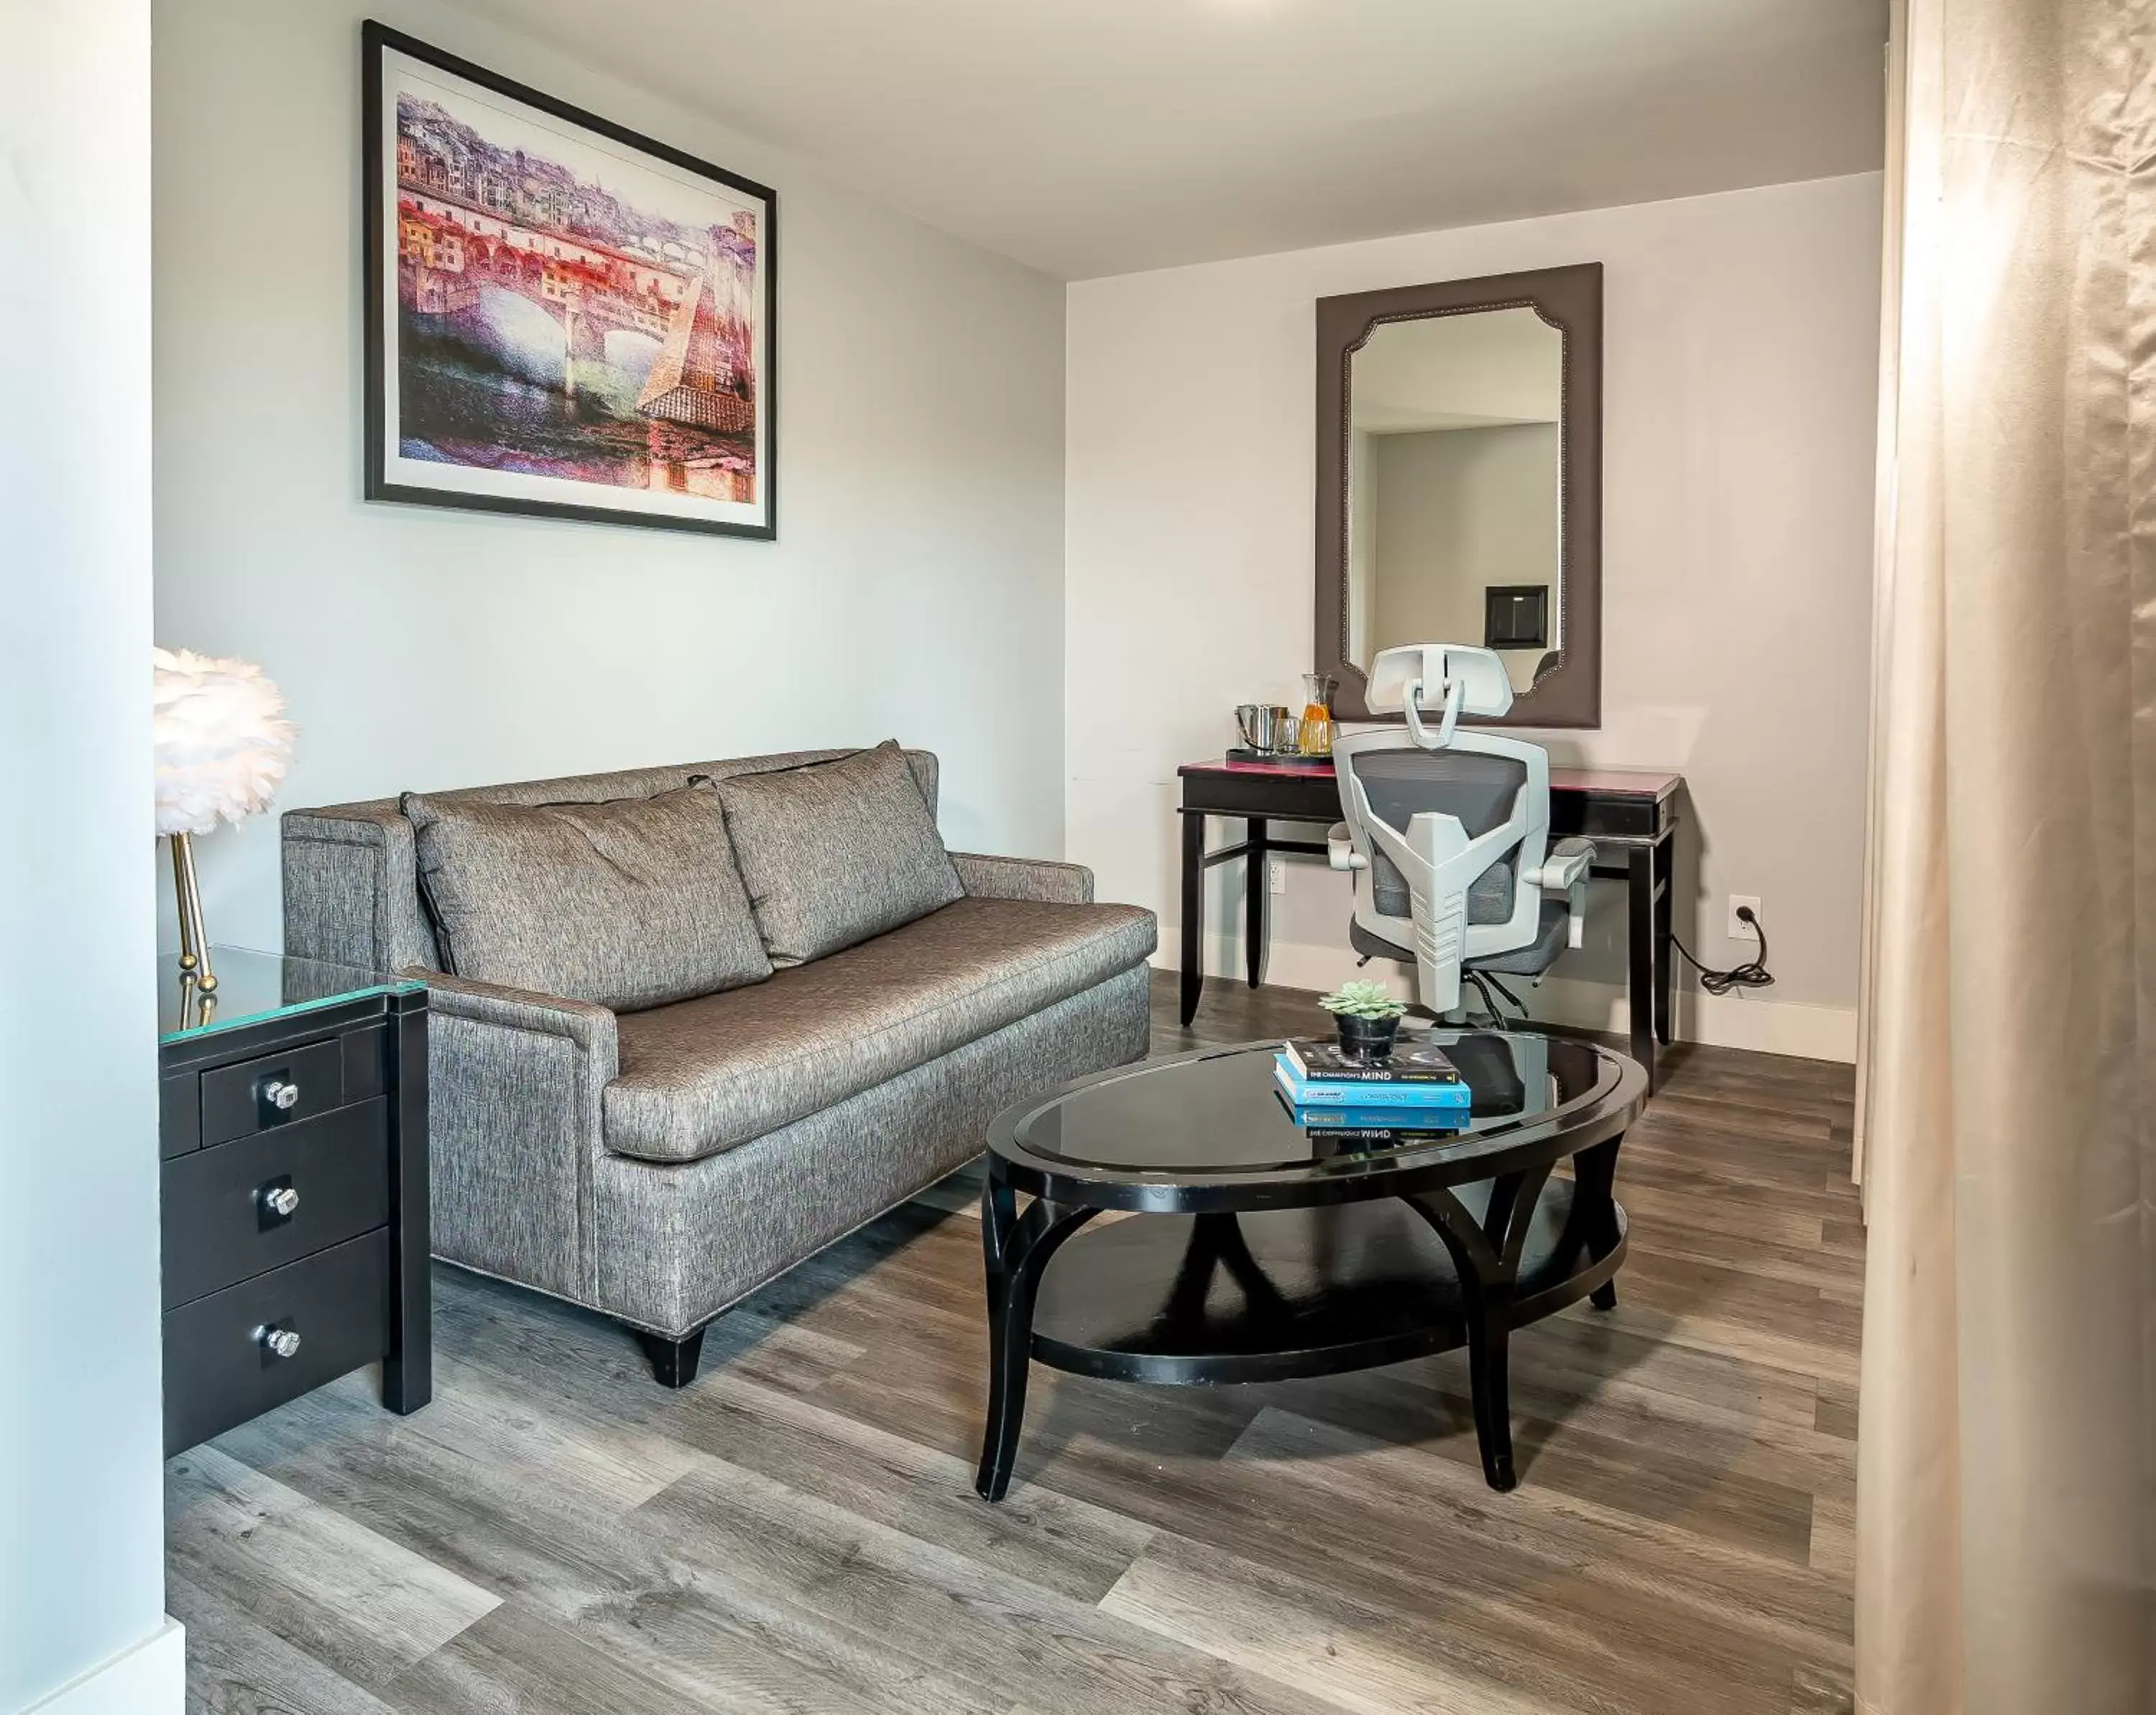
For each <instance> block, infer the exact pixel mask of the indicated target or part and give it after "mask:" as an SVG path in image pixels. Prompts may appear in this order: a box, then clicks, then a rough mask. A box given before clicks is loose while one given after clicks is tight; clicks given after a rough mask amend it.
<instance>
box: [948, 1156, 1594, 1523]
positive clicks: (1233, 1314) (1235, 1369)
mask: <svg viewBox="0 0 2156 1715" xmlns="http://www.w3.org/2000/svg"><path fill="white" fill-rule="evenodd" d="M1491 1191H1492V1187H1491V1184H1479V1185H1478V1184H1467V1185H1460V1186H1456V1187H1454V1188H1451V1189H1450V1190H1440V1191H1437V1192H1435V1193H1433V1194H1408V1195H1400V1196H1393V1197H1379V1198H1373V1199H1367V1200H1363V1201H1359V1202H1353V1203H1343V1204H1331V1205H1328V1206H1324V1207H1320V1208H1296V1209H1267V1210H1262V1211H1243V1212H1240V1213H1222V1214H1196V1215H1189V1214H1135V1215H1129V1216H1127V1217H1125V1218H1123V1219H1119V1220H1116V1221H1114V1222H1111V1223H1110V1224H1108V1225H1101V1226H1094V1227H1091V1229H1090V1230H1086V1231H1084V1232H1079V1231H1077V1229H1078V1228H1079V1227H1080V1226H1081V1225H1084V1224H1085V1223H1086V1221H1088V1220H1089V1219H1091V1217H1092V1216H1093V1214H1095V1213H1096V1211H1094V1210H1091V1209H1071V1208H1056V1207H1055V1206H1053V1205H1040V1204H1036V1205H1034V1206H1030V1207H1029V1208H1028V1209H1027V1210H1026V1213H1025V1215H1024V1217H1023V1218H1015V1217H1014V1213H1012V1212H1009V1211H1008V1209H1007V1210H1006V1211H1004V1212H999V1211H998V1210H997V1209H994V1208H993V1207H984V1209H983V1215H984V1217H985V1218H986V1219H987V1220H988V1221H989V1222H990V1223H991V1224H992V1229H991V1230H990V1231H986V1232H984V1233H983V1239H984V1240H990V1241H991V1242H992V1243H993V1239H994V1237H995V1236H996V1235H995V1233H994V1231H993V1227H994V1226H997V1225H999V1226H1001V1227H1002V1229H1003V1230H1004V1236H1005V1238H1006V1239H1007V1240H1009V1241H1011V1242H1010V1243H1009V1244H1008V1245H1006V1246H1005V1247H1004V1248H1005V1249H1006V1250H1007V1252H1008V1251H1009V1250H1015V1251H1016V1252H1017V1253H1018V1254H1016V1255H1009V1256H1008V1266H1006V1267H1005V1268H1004V1271H1003V1281H1002V1284H1003V1286H1004V1288H1005V1290H1004V1292H1003V1294H1002V1297H1003V1302H1000V1303H996V1302H992V1304H991V1309H990V1320H991V1324H992V1339H991V1343H992V1346H993V1348H995V1350H994V1352H993V1358H992V1364H991V1388H992V1397H991V1399H990V1403H989V1414H988V1416H989V1428H988V1436H987V1438H986V1442H985V1445H984V1446H983V1454H982V1464H981V1471H980V1474H979V1478H978V1482H977V1484H976V1487H978V1490H979V1492H981V1494H982V1495H983V1497H986V1498H988V1499H990V1500H996V1499H999V1498H1000V1497H1002V1495H1003V1493H1004V1491H1005V1490H1006V1489H1007V1487H1009V1481H1010V1467H1011V1464H1012V1462H1013V1457H1014V1454H1015V1451H1016V1443H1017V1429H1018V1423H1017V1420H1018V1418H1019V1415H1020V1414H1021V1413H1022V1411H1023V1409H1024V1357H1021V1356H1019V1353H1027V1354H1029V1355H1030V1356H1031V1357H1032V1358H1036V1359H1038V1360H1039V1362H1041V1363H1046V1364H1049V1365H1050V1366H1051V1367H1053V1368H1057V1369H1062V1370H1067V1371H1070V1372H1072V1373H1074V1374H1080V1375H1088V1376H1096V1377H1101V1378H1104V1379H1109V1380H1115V1381H1135V1382H1151V1383H1155V1384H1169V1385H1183V1386H1188V1385H1206V1384H1222V1383H1233V1382H1262V1381H1281V1380H1286V1379H1290V1378H1292V1377H1300V1376H1322V1375H1335V1374H1342V1373H1343V1372H1346V1371H1349V1370H1356V1369H1367V1368H1373V1367H1374V1366H1376V1365H1378V1364H1386V1363H1401V1362H1403V1361H1404V1360H1406V1359H1409V1358H1422V1357H1427V1356H1429V1355H1430V1354H1431V1353H1438V1352H1447V1351H1450V1350H1453V1349H1454V1348H1458V1347H1461V1346H1466V1347H1467V1348H1469V1349H1470V1363H1471V1381H1472V1384H1473V1391H1474V1399H1475V1417H1476V1435H1477V1437H1478V1440H1479V1441H1480V1443H1481V1454H1482V1464H1483V1471H1484V1474H1485V1476H1486V1477H1487V1478H1488V1480H1489V1481H1490V1485H1491V1487H1493V1488H1496V1489H1501V1490H1502V1489H1510V1488H1512V1487H1513V1486H1514V1483H1515V1481H1516V1478H1515V1476H1514V1474H1513V1470H1512V1433H1511V1423H1510V1416H1511V1414H1510V1404H1509V1398H1508V1383H1507V1358H1508V1343H1509V1337H1510V1335H1511V1333H1512V1331H1513V1330H1514V1329H1517V1328H1520V1327H1526V1326H1527V1325H1528V1324H1529V1323H1532V1322H1538V1321H1540V1320H1542V1319H1543V1317H1548V1316H1551V1315H1553V1314H1555V1313H1556V1312H1558V1311H1560V1310H1563V1308H1565V1307H1567V1306H1568V1305H1571V1304H1574V1303H1577V1302H1578V1301H1579V1300H1580V1299H1582V1298H1589V1297H1591V1298H1593V1299H1594V1302H1595V1303H1596V1305H1597V1306H1598V1307H1600V1308H1604V1309H1607V1308H1609V1307H1611V1306H1614V1304H1615V1302H1616V1289H1615V1287H1614V1285H1613V1284H1612V1279H1613V1276H1614V1275H1615V1274H1616V1272H1617V1270H1618V1268H1619V1267H1620V1265H1621V1264H1622V1263H1623V1261H1624V1260H1625V1214H1624V1211H1623V1209H1622V1208H1621V1207H1620V1206H1619V1205H1617V1204H1615V1203H1614V1201H1602V1202H1600V1203H1599V1210H1598V1214H1599V1218H1589V1217H1588V1216H1587V1215H1586V1214H1585V1212H1584V1210H1582V1209H1579V1208H1577V1207H1576V1206H1575V1197H1574V1192H1575V1186H1574V1184H1573V1181H1572V1180H1570V1179H1559V1178H1548V1179H1547V1180H1545V1181H1544V1182H1543V1184H1542V1185H1541V1186H1540V1187H1539V1194H1537V1196H1536V1198H1535V1202H1534V1206H1533V1209H1532V1213H1531V1214H1529V1215H1528V1216H1527V1219H1524V1220H1520V1219H1517V1217H1514V1218H1512V1219H1501V1220H1500V1221H1499V1222H1497V1223H1495V1224H1493V1223H1491V1221H1490V1220H1489V1218H1488V1216H1489V1210H1488V1204H1489V1199H1490V1197H1491ZM1522 1200H1524V1199H1522ZM989 1201H990V1203H991V1204H993V1196H992V1197H991V1199H989ZM1492 1225H1494V1226H1495V1227H1496V1231H1497V1233H1498V1234H1499V1235H1501V1236H1500V1237H1499V1238H1498V1239H1497V1241H1496V1246H1494V1247H1493V1245H1492V1244H1491V1240H1490V1239H1489V1238H1488V1237H1487V1236H1486V1233H1485V1230H1486V1229H1487V1228H1490V1227H1491V1226H1492ZM1043 1240H1045V1241H1046V1242H1045V1245H1044V1243H1043V1242H1042V1241H1043ZM1515 1247H1517V1248H1515ZM1041 1250H1047V1251H1049V1252H1050V1253H1051V1254H1052V1255H1053V1261H1049V1260H1048V1258H1047V1257H1046V1256H1042V1255H1039V1252H1040V1251H1041ZM1029 1253H1030V1254H1029ZM1463 1264H1464V1265H1465V1267H1464V1269H1463ZM997 1276H998V1270H997V1267H996V1265H995V1263H994V1261H993V1257H992V1261H991V1264H990V1286H991V1297H992V1301H993V1298H994V1297H995V1296H996V1287H997V1286H998V1279H997ZM1013 1288H1015V1291H1014V1290H1012V1289H1013ZM1029 1291H1030V1295H1031V1296H1032V1297H1033V1302H1032V1304H1031V1306H1030V1307H1028V1306H1027V1305H1026V1304H1025V1303H1024V1302H1023V1301H1024V1298H1025V1297H1027V1296H1028V1295H1029ZM1028 1308H1029V1309H1030V1315H1029V1317H1028V1316H1027V1314H1026V1312H1027V1310H1028ZM1014 1360H1015V1361H1014Z"/></svg>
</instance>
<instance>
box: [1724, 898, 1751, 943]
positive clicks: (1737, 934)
mask: <svg viewBox="0 0 2156 1715" xmlns="http://www.w3.org/2000/svg"><path fill="white" fill-rule="evenodd" d="M1740 908H1741V909H1743V910H1745V911H1750V912H1751V913H1752V915H1753V917H1758V915H1759V901H1758V900H1757V899H1754V898H1753V896H1751V895H1750V894H1748V893H1732V894H1731V895H1730V896H1729V928H1728V935H1729V938H1730V939H1731V940H1732V941H1756V940H1758V938H1759V937H1758V935H1757V934H1756V933H1755V932H1753V927H1752V926H1751V925H1750V924H1749V923H1748V922H1745V921H1744V920H1743V918H1741V917H1738V915H1737V913H1738V910H1739V909H1740Z"/></svg>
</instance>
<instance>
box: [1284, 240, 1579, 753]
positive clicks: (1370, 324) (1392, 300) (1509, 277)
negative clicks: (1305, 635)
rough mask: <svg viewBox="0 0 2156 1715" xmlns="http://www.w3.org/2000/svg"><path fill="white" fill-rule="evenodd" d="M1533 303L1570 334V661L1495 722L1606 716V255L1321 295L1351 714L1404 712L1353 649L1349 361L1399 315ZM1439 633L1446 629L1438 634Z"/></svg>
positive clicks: (1323, 568) (1338, 611) (1566, 533)
mask: <svg viewBox="0 0 2156 1715" xmlns="http://www.w3.org/2000/svg"><path fill="white" fill-rule="evenodd" d="M1514 309H1528V310H1532V311H1534V312H1535V314H1536V315H1537V316H1541V317H1542V319H1543V321H1547V322H1548V323H1549V325H1550V326H1552V327H1554V328H1555V329H1556V330H1557V331H1558V333H1559V334H1560V335H1561V336H1563V340H1564V357H1563V403H1562V405H1561V407H1560V409H1561V413H1562V420H1561V422H1560V424H1559V426H1558V486H1559V492H1560V493H1561V495H1562V496H1563V509H1564V516H1563V520H1562V531H1561V535H1560V537H1559V542H1560V552H1561V554H1562V556H1563V558H1562V562H1561V563H1562V565H1563V577H1562V578H1561V579H1560V580H1559V582H1558V615H1559V619H1558V636H1560V637H1561V638H1563V639H1564V642H1563V649H1562V650H1560V651H1559V656H1560V659H1559V660H1558V665H1556V666H1555V667H1553V668H1552V669H1551V670H1549V671H1548V672H1547V673H1544V674H1543V675H1541V676H1540V677H1539V678H1537V680H1535V682H1534V684H1533V685H1532V686H1531V687H1530V688H1529V689H1527V690H1526V691H1521V692H1519V693H1518V694H1517V696H1515V698H1514V699H1513V702H1512V712H1511V713H1510V714H1508V715H1504V716H1500V717H1498V718H1496V719H1495V720H1489V721H1478V722H1476V724H1477V725H1480V726H1486V727H1599V726H1600V725H1601V724H1602V264H1600V263H1599V262H1582V263H1578V264H1574V265H1573V266H1571V267H1568V268H1537V269H1534V270H1531V271H1529V272H1527V273H1523V274H1492V275H1486V276H1484V277H1483V278H1482V279H1481V280H1445V281H1441V282H1439V283H1438V284H1435V285H1412V286H1394V287H1392V288H1390V289H1389V290H1385V291H1378V292H1350V293H1347V294H1346V295H1343V296H1341V297H1337V298H1320V299H1319V300H1317V670H1318V671H1319V672H1321V673H1330V674H1332V675H1334V676H1335V677H1336V678H1337V679H1338V680H1339V682H1340V684H1339V691H1338V693H1337V696H1335V698H1334V700H1333V705H1332V712H1333V716H1334V717H1335V718H1336V719H1337V720H1342V721H1397V720H1399V719H1400V718H1401V717H1400V716H1398V715H1373V714H1372V713H1371V712H1370V710H1369V705H1368V702H1367V701H1365V700H1364V691H1365V690H1366V689H1367V687H1368V679H1367V677H1366V676H1365V675H1364V674H1363V670H1362V669H1361V668H1360V667H1358V666H1357V665H1355V663H1354V662H1353V661H1352V660H1349V659H1348V655H1347V460H1348V438H1349V434H1350V430H1351V426H1352V424H1351V412H1350V398H1349V394H1350V388H1351V385H1352V383H1351V381H1350V377H1349V366H1350V364H1352V363H1353V361H1354V357H1355V353H1356V352H1358V351H1360V350H1361V349H1362V348H1363V346H1364V345H1366V344H1367V343H1368V341H1369V338H1370V336H1371V335H1372V334H1373V333H1375V332H1376V331H1378V328H1379V327H1381V326H1383V325H1384V324H1385V323H1387V322H1389V321H1423V320H1424V319H1426V318H1427V317H1430V316H1464V315H1469V314H1472V313H1473V312H1475V311H1480V310H1514ZM1445 640H1446V639H1436V638H1433V639H1430V641H1432V642H1442V641H1445Z"/></svg>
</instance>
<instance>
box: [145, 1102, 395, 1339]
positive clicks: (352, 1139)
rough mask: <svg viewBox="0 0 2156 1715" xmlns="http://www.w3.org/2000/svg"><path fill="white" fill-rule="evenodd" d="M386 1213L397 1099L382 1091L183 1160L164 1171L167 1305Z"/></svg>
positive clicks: (360, 1229)
mask: <svg viewBox="0 0 2156 1715" xmlns="http://www.w3.org/2000/svg"><path fill="white" fill-rule="evenodd" d="M288 1204H289V1212H287V1208H286V1205H288ZM388 1219H389V1104H388V1101H386V1100H385V1099H384V1098H383V1097H382V1096H376V1097H375V1098H374V1099H373V1100H372V1101H362V1102H359V1103H357V1104H355V1105H354V1106H352V1107H341V1108H337V1109H336V1110H335V1111H334V1112H330V1113H325V1114H319V1115H317V1116H316V1117H314V1118H312V1119H307V1120H300V1121H296V1122H293V1123H290V1124H288V1125H280V1126H279V1127H276V1128H275V1129H274V1130H272V1131H267V1132H259V1133H258V1134H257V1135H255V1136H254V1137H243V1138H240V1139H239V1140H238V1141H237V1142H231V1143H220V1144H218V1145H216V1146H214V1147H213V1148H208V1149H198V1150H195V1151H193V1153H189V1154H187V1155H182V1156H179V1157H177V1158H175V1159H173V1160H171V1161H168V1162H167V1163H165V1169H164V1207H163V1216H162V1224H163V1229H164V1250H165V1261H164V1278H165V1301H164V1302H165V1307H166V1308H167V1309H170V1308H172V1307H173V1306H174V1305H178V1304H185V1303H187V1302H189V1301H190V1300H192V1299H195V1298H199V1297H202V1296H203V1294H204V1293H207V1292H214V1291H218V1289H219V1288H220V1287H223V1286H230V1285H232V1283H233V1282H234V1281H244V1280H247V1279H249V1277H251V1276H254V1275H259V1274H260V1273H262V1272H264V1271H265V1270H268V1269H273V1268H281V1267H282V1266H284V1265H285V1264H286V1263H288V1262H293V1261H297V1260H298V1259H299V1258H300V1257H303V1256H309V1255H313V1254H314V1253H315V1252H316V1251H317V1250H325V1249H326V1248H327V1247H329V1246H330V1245H336V1244H341V1243H342V1242H343V1241H344V1240H346V1239H349V1238H352V1237H353V1236H355V1235H357V1234H360V1233H364V1232H367V1231H368V1230H371V1229H372V1228H375V1227H378V1226H381V1225H382V1224H383V1223H384V1222H386V1221H387V1220H388Z"/></svg>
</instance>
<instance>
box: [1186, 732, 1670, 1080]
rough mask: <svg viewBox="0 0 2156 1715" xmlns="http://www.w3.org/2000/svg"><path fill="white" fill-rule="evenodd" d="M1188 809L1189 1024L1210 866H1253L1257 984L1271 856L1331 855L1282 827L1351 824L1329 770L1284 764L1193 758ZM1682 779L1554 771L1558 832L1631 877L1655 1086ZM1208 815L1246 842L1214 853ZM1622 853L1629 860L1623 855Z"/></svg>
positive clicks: (1642, 1030)
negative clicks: (1278, 828)
mask: <svg viewBox="0 0 2156 1715" xmlns="http://www.w3.org/2000/svg"><path fill="white" fill-rule="evenodd" d="M1176 773H1178V775H1179V776H1181V777H1182V781H1183V804H1182V809H1181V814H1182V816H1183V1023H1184V1024H1188V1023H1189V1022H1190V1019H1191V1015H1192V1014H1194V1013H1195V1012H1196V1011H1197V1010H1198V996H1199V990H1200V989H1201V988H1203V986H1204V981H1205V965H1204V920H1205V872H1206V870H1209V869H1211V868H1212V867H1213V865H1215V864H1220V863H1225V862H1227V861H1228V860H1229V859H1231V858H1240V859H1242V860H1243V862H1244V866H1245V867H1244V887H1243V893H1244V899H1245V907H1246V911H1247V917H1246V921H1245V929H1244V954H1245V958H1246V960H1247V962H1248V974H1249V976H1250V986H1251V987H1252V988H1256V987H1257V985H1258V983H1260V980H1262V978H1264V975H1265V899H1266V887H1265V860H1266V858H1267V857H1269V856H1270V855H1272V854H1273V853H1275V852H1287V853H1291V854H1296V855H1302V856H1311V857H1322V856H1324V855H1325V845H1324V843H1323V842H1322V840H1276V839H1274V838H1273V837H1272V835H1271V834H1270V831H1269V829H1270V824H1272V823H1274V822H1306V823H1309V822H1322V823H1327V824H1331V823H1333V822H1337V821H1338V820H1339V819H1340V788H1339V785H1338V783H1337V781H1335V780H1334V778H1333V775H1332V768H1330V767H1329V766H1318V767H1312V766H1310V765H1308V764H1300V763H1240V762H1236V763H1231V762H1227V761H1220V762H1210V763H1184V764H1183V766H1182V767H1181V768H1178V769H1177V770H1176ZM1683 784H1684V777H1683V776H1682V775H1681V774H1665V773H1650V772H1649V771H1646V770H1644V769H1634V768H1552V769H1551V770H1550V834H1551V837H1552V838H1553V839H1563V838H1566V837H1568V836H1570V835H1573V834H1577V835H1578V836H1579V837H1580V838H1582V839H1584V840H1593V841H1594V849H1595V858H1596V862H1595V865H1594V869H1593V870H1592V871H1591V873H1592V874H1594V875H1599V876H1603V877H1604V878H1606V879H1611V880H1616V881H1623V882H1625V901H1626V910H1625V939H1626V955H1627V956H1626V963H1627V967H1628V972H1629V976H1630V982H1629V984H1628V988H1629V990H1630V998H1631V1019H1632V1024H1631V1034H1632V1042H1631V1050H1632V1058H1633V1059H1635V1060H1638V1061H1639V1062H1640V1065H1642V1066H1644V1067H1645V1068H1646V1071H1647V1080H1648V1084H1649V1087H1650V1088H1651V1087H1652V1086H1653V1084H1654V1081H1655V1044H1656V1043H1658V1042H1663V1043H1666V1042H1667V1041H1668V1040H1670V1002H1671V983H1672V979H1673V973H1672V971H1671V957H1672V955H1671V951H1670V905H1671V857H1672V855H1673V854H1674V853H1675V850H1676V829H1677V790H1678V788H1680V787H1681V786H1682V785H1683ZM1208 816H1231V817H1237V818H1240V819H1241V820H1242V822H1243V824H1244V825H1245V837H1244V838H1243V839H1242V840H1240V841H1239V842H1237V843H1236V844H1235V845H1227V846H1222V847H1221V848H1219V850H1214V851H1208V850H1206V849H1205V819H1206V818H1207V817H1208ZM1620 854H1621V861H1619V860H1617V859H1618V856H1619V855H1620Z"/></svg>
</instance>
